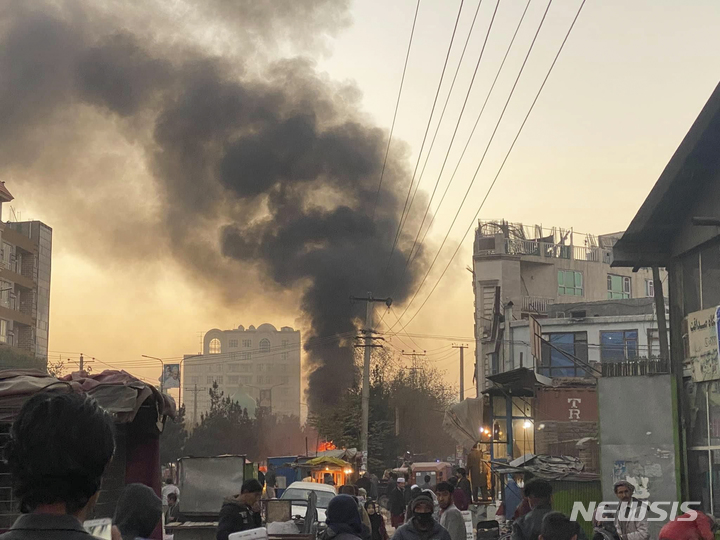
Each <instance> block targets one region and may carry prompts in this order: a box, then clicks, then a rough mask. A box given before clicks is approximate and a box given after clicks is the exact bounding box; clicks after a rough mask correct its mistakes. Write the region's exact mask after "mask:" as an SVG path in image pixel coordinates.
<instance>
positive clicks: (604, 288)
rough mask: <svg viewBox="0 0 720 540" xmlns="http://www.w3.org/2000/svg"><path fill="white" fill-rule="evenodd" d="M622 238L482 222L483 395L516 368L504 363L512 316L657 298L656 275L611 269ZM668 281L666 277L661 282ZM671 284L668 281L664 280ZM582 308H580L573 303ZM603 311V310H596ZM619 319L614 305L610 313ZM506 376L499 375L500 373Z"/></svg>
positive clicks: (567, 312) (478, 239)
mask: <svg viewBox="0 0 720 540" xmlns="http://www.w3.org/2000/svg"><path fill="white" fill-rule="evenodd" d="M621 235H622V233H616V234H607V235H601V236H593V235H587V234H580V233H577V232H575V231H574V230H573V229H563V228H559V227H553V228H551V229H547V228H543V227H541V226H526V225H523V224H521V223H509V222H507V221H481V222H479V224H478V228H477V230H476V234H475V243H474V250H473V268H472V270H473V289H474V294H475V340H476V350H475V354H476V377H477V381H478V386H479V389H480V391H482V390H483V389H485V388H486V387H487V383H486V381H487V377H488V376H490V375H493V374H496V373H498V372H502V371H507V370H508V369H512V367H511V366H512V365H514V364H513V361H511V359H510V358H508V361H507V362H505V363H503V362H502V361H498V359H502V349H503V348H502V347H501V346H499V343H500V342H501V341H502V339H501V334H502V332H503V331H504V319H505V318H506V317H505V312H506V310H507V309H508V307H509V308H511V312H512V314H513V315H512V317H513V320H514V319H518V320H524V319H529V318H530V317H531V316H532V317H535V318H538V319H544V318H547V317H548V316H551V315H552V313H553V306H554V305H555V304H558V303H560V304H562V305H563V306H564V307H563V310H562V312H563V313H562V316H567V317H573V311H577V313H576V314H575V315H577V317H576V318H581V317H585V316H586V313H583V311H586V310H583V309H582V307H580V304H587V303H588V302H593V303H599V302H603V303H607V304H609V305H610V306H612V305H613V304H615V305H617V306H618V307H621V306H622V305H623V304H627V303H628V301H632V300H633V299H641V298H652V297H653V296H654V291H655V283H654V282H653V277H652V271H651V270H650V269H646V268H639V269H637V271H633V269H632V268H612V267H611V263H612V261H613V254H612V253H613V252H612V248H613V245H614V244H615V242H617V240H618V239H619V238H620V236H621ZM665 276H666V274H665V272H664V271H662V272H661V277H662V278H664V277H665ZM663 281H664V279H663ZM576 303H577V304H578V309H577V310H573V309H570V308H568V307H565V306H567V305H571V304H576ZM594 309H597V308H594ZM604 312H607V315H613V310H612V307H610V308H609V309H607V308H606V309H604ZM498 370H499V371H498Z"/></svg>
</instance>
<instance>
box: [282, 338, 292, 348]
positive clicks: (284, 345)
mask: <svg viewBox="0 0 720 540" xmlns="http://www.w3.org/2000/svg"><path fill="white" fill-rule="evenodd" d="M289 343H290V342H289V341H288V340H287V339H283V340H282V348H283V349H287V348H288V344H289Z"/></svg>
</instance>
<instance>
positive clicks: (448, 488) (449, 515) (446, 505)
mask: <svg viewBox="0 0 720 540" xmlns="http://www.w3.org/2000/svg"><path fill="white" fill-rule="evenodd" d="M454 492H455V488H454V487H453V485H452V484H451V483H450V482H440V483H439V484H438V485H437V491H436V494H437V498H438V504H439V505H440V525H442V526H443V527H445V529H446V530H447V532H448V533H450V538H452V540H465V538H467V532H466V531H465V519H464V518H463V515H462V514H461V513H460V510H458V509H457V507H456V506H455V504H454V503H453V493H454Z"/></svg>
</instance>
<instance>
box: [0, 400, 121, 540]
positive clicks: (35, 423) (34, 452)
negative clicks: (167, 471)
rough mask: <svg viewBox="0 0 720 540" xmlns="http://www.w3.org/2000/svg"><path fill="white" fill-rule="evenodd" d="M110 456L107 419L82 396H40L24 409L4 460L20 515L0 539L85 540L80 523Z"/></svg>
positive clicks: (110, 431) (111, 439)
mask: <svg viewBox="0 0 720 540" xmlns="http://www.w3.org/2000/svg"><path fill="white" fill-rule="evenodd" d="M114 451H115V438H114V431H113V422H112V418H111V416H110V415H109V414H108V413H107V411H105V410H104V409H103V408H102V407H100V406H99V405H98V403H97V402H96V401H95V400H94V399H92V398H90V397H87V396H85V395H80V394H65V393H58V392H43V393H40V394H36V395H35V396H33V397H32V398H30V399H29V400H28V401H27V402H25V404H24V405H23V407H22V409H21V410H20V413H19V415H18V417H17V419H16V420H15V423H14V424H13V426H12V428H11V431H10V441H9V442H8V447H7V454H6V455H7V461H8V466H9V469H10V474H11V475H12V481H13V492H14V495H15V498H16V499H18V500H19V501H20V511H21V512H22V514H23V515H21V516H20V517H19V518H18V519H17V520H16V521H15V524H14V525H13V526H12V529H11V530H10V531H9V532H7V533H5V534H3V535H2V536H0V538H2V540H26V539H28V540H30V539H35V538H41V537H42V538H49V539H53V540H60V539H62V540H76V539H77V540H88V538H90V537H89V535H88V534H87V533H86V532H85V529H83V526H82V523H83V521H85V520H86V519H87V518H88V516H89V515H90V514H91V512H92V509H93V507H94V505H95V502H96V501H97V498H98V493H99V489H100V481H101V478H102V475H103V473H104V472H105V468H106V467H107V464H108V463H109V462H110V459H111V458H112V456H113V453H114Z"/></svg>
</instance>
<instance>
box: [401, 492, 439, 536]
mask: <svg viewBox="0 0 720 540" xmlns="http://www.w3.org/2000/svg"><path fill="white" fill-rule="evenodd" d="M433 506H434V505H433V500H432V499H431V498H430V496H429V495H425V494H424V493H423V494H422V495H419V496H417V497H415V498H414V499H413V500H412V502H411V503H410V516H411V518H410V519H409V520H408V522H407V523H406V524H405V525H403V526H401V527H399V528H398V530H397V531H395V534H394V535H393V540H452V539H451V538H450V534H449V533H448V532H447V531H446V530H445V528H444V527H443V526H442V525H440V524H439V523H438V522H437V521H435V518H434V517H433Z"/></svg>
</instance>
